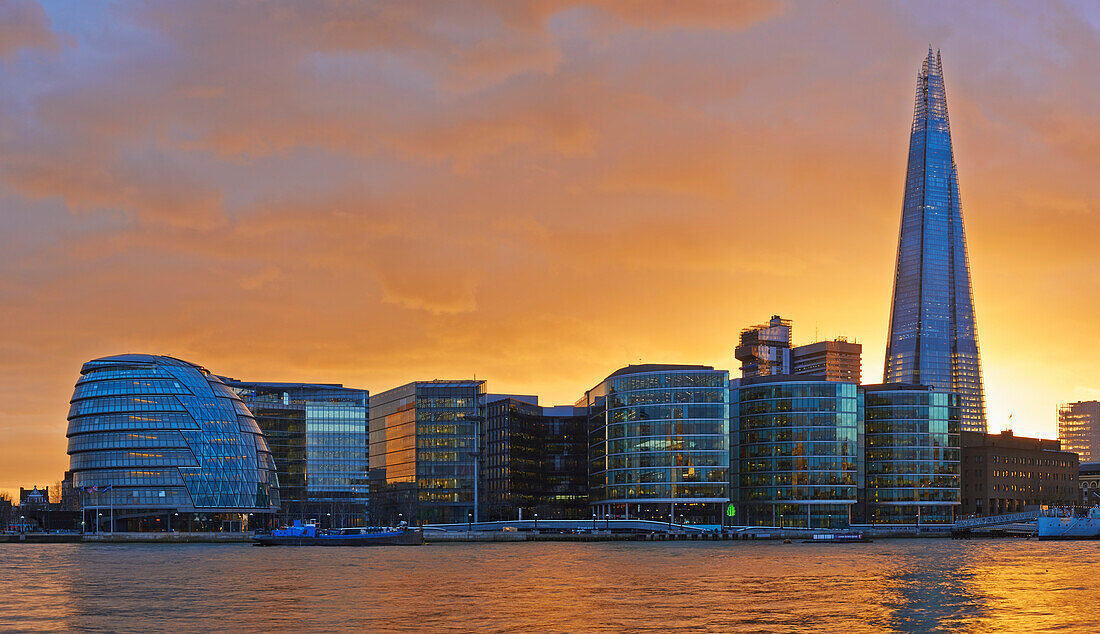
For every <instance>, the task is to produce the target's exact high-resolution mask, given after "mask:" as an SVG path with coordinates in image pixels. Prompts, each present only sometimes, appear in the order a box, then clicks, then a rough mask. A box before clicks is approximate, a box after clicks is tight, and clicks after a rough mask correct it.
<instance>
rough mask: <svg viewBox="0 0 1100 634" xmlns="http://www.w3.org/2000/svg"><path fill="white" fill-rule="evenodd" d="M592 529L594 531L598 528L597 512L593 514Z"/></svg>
mask: <svg viewBox="0 0 1100 634" xmlns="http://www.w3.org/2000/svg"><path fill="white" fill-rule="evenodd" d="M592 530H593V531H595V530H596V514H595V513H593V514H592Z"/></svg>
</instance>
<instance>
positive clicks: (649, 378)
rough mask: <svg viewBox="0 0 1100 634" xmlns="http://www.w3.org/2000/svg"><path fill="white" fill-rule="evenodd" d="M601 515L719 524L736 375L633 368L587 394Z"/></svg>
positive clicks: (592, 473)
mask: <svg viewBox="0 0 1100 634" xmlns="http://www.w3.org/2000/svg"><path fill="white" fill-rule="evenodd" d="M577 405H578V406H581V407H585V408H586V409H587V412H588V474H589V495H590V505H591V506H592V508H593V510H594V511H595V512H596V513H597V514H598V515H599V516H600V517H604V516H611V517H628V518H641V519H662V520H669V521H675V522H679V521H680V519H681V516H683V520H684V521H690V522H694V523H707V524H720V523H722V521H723V518H724V517H725V509H726V506H727V504H728V503H729V501H730V496H729V373H728V372H727V371H725V370H715V369H714V368H712V367H710V366H701V365H636V366H634V365H632V366H628V367H626V368H623V369H621V370H618V371H617V372H615V373H613V374H612V375H611V376H609V377H607V378H606V379H604V381H603V382H601V383H600V384H599V385H597V386H595V387H594V388H592V389H591V390H588V392H586V393H585V396H584V397H583V398H582V399H581V400H580V401H578V403H577Z"/></svg>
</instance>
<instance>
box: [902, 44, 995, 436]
mask: <svg viewBox="0 0 1100 634" xmlns="http://www.w3.org/2000/svg"><path fill="white" fill-rule="evenodd" d="M914 110H915V111H914V115H913V126H912V129H911V132H910V137H909V166H908V171H907V173H906V179H905V200H904V203H903V205H902V219H901V231H900V237H899V240H898V255H897V265H896V269H895V278H894V293H893V302H892V306H891V313H890V334H889V337H888V339H887V342H886V368H885V373H884V378H883V382H884V383H906V384H921V385H928V386H932V387H935V388H936V389H938V390H943V391H951V392H956V393H958V394H959V398H960V412H961V413H960V422H961V425H962V429H964V430H967V431H980V432H984V431H986V421H985V396H984V392H983V387H982V371H981V359H980V356H979V351H978V333H977V329H976V326H975V322H974V301H973V297H972V292H971V287H970V264H969V262H968V260H967V253H966V236H965V234H964V232H963V220H962V204H961V203H960V201H959V182H958V173H957V170H956V167H955V156H954V153H953V150H952V146H951V126H950V124H949V122H948V117H947V96H946V93H945V91H944V84H943V67H942V65H941V63H940V58H939V54H936V55H935V56H933V54H932V51H931V50H929V51H928V58H927V59H925V61H924V65H923V67H922V68H921V71H920V73H919V74H918V76H917V95H916V105H915V108H914Z"/></svg>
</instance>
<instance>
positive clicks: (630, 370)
mask: <svg viewBox="0 0 1100 634" xmlns="http://www.w3.org/2000/svg"><path fill="white" fill-rule="evenodd" d="M685 370H686V371H690V370H703V371H708V372H710V371H714V366H711V365H681V364H676V363H643V364H639V365H628V366H626V367H625V368H619V369H618V370H615V371H614V372H612V373H611V374H609V375H607V378H608V379H610V378H611V377H615V376H623V375H626V374H645V373H646V372H676V371H685ZM605 380H606V379H605Z"/></svg>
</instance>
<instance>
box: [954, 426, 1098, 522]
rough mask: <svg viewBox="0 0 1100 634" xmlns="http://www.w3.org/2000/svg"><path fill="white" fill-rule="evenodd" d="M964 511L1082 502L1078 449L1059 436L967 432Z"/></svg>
mask: <svg viewBox="0 0 1100 634" xmlns="http://www.w3.org/2000/svg"><path fill="white" fill-rule="evenodd" d="M961 438H962V506H961V508H960V513H962V515H963V516H964V517H973V516H979V517H984V516H988V515H1000V514H1003V513H1015V512H1019V511H1023V510H1025V509H1032V508H1037V507H1039V506H1043V505H1049V506H1071V505H1074V504H1076V503H1077V501H1078V497H1079V494H1080V492H1079V490H1078V487H1077V468H1078V465H1077V454H1075V453H1073V452H1072V451H1063V450H1062V446H1061V443H1059V442H1058V441H1057V440H1043V439H1040V438H1025V437H1022V436H1015V435H1013V434H1012V432H1011V431H1002V432H1001V433H999V434H983V433H980V432H967V431H964V432H962V436H961Z"/></svg>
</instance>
